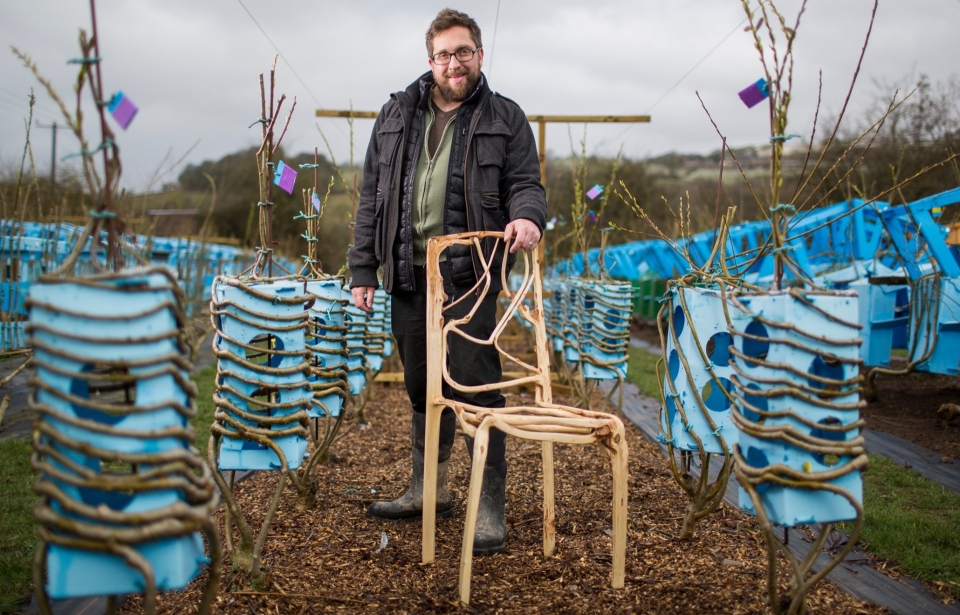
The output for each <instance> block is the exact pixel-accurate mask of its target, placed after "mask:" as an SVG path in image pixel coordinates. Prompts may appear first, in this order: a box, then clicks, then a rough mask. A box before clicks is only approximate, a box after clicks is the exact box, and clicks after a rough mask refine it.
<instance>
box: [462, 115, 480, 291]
mask: <svg viewBox="0 0 960 615" xmlns="http://www.w3.org/2000/svg"><path fill="white" fill-rule="evenodd" d="M481 103H482V101H481ZM477 107H478V108H477V117H475V118H474V119H473V121H472V122H471V123H470V133H469V134H468V135H467V146H466V147H465V148H464V150H463V207H464V209H465V210H466V212H467V232H468V233H469V232H471V231H473V228H472V225H471V224H470V222H471V221H470V199H469V197H468V196H467V192H468V189H467V188H468V186H469V185H470V183H469V182H468V181H467V159H468V158H469V157H470V142H471V141H472V140H473V134H474V133H475V132H476V130H477V124H479V123H480V116H481V115H483V109H482V108H480V103H478V105H477ZM470 264H471V265H473V275H474V277H476V278H477V279H478V280H479V279H480V270H479V269H477V257H476V255H475V254H474V253H473V251H472V250H471V251H470ZM474 294H475V295H476V296H478V297H479V296H480V289H479V288H477V290H476V292H475V293H474Z"/></svg>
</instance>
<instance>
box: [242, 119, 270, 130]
mask: <svg viewBox="0 0 960 615" xmlns="http://www.w3.org/2000/svg"><path fill="white" fill-rule="evenodd" d="M269 121H270V120H268V119H267V118H265V117H262V118H260V119H259V120H256V121H255V122H254V123H252V124H250V125H249V126H247V128H253V127H254V126H256V125H257V124H266V123H267V122H269Z"/></svg>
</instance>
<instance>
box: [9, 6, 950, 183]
mask: <svg viewBox="0 0 960 615" xmlns="http://www.w3.org/2000/svg"><path fill="white" fill-rule="evenodd" d="M241 1H242V4H241ZM752 2H755V0H752ZM448 4H449V2H447V1H446V0H443V1H434V0H404V1H403V2H397V1H394V0H352V1H342V0H341V1H340V2H329V1H320V0H286V1H285V2H277V1H268V0H99V2H98V18H99V28H100V35H101V47H100V50H101V55H102V57H103V70H104V88H105V89H106V90H107V91H109V92H114V91H117V90H122V91H124V92H125V93H126V94H128V95H129V96H130V98H131V99H132V100H133V101H135V102H136V104H137V105H138V106H139V107H140V113H139V115H138V116H137V117H136V119H135V120H134V121H133V123H132V125H131V126H130V128H129V130H128V131H126V132H123V131H119V130H118V132H119V133H120V134H119V138H118V140H119V142H120V145H121V147H122V155H123V160H124V166H125V174H124V180H123V183H124V185H125V186H127V187H129V188H133V189H143V188H144V187H145V186H146V184H147V183H148V181H149V178H150V177H151V176H152V175H153V174H154V172H155V171H156V169H157V168H158V165H160V163H161V161H162V160H163V159H164V157H165V156H166V155H167V153H168V152H169V151H171V150H172V157H173V159H177V158H180V157H181V156H182V155H183V154H184V153H185V152H187V150H188V149H189V148H190V147H191V146H193V145H194V144H195V143H196V142H197V141H199V144H198V145H197V146H196V147H195V149H193V151H192V152H191V153H190V154H189V155H188V156H187V158H186V162H199V161H201V160H205V159H211V158H218V157H220V156H222V155H223V154H226V153H229V152H232V151H235V150H237V149H239V148H242V147H247V146H250V145H252V144H254V143H255V142H256V141H257V134H258V131H257V130H256V129H248V128H247V126H248V125H249V124H250V123H251V122H252V121H254V120H255V119H256V118H257V117H258V115H259V90H258V86H257V75H258V74H259V73H260V72H263V71H266V70H269V66H270V62H271V61H272V58H273V54H274V49H273V46H272V45H271V43H270V42H269V41H268V40H267V38H266V37H265V36H264V34H263V33H262V32H261V31H260V29H259V28H258V26H257V23H259V25H260V26H261V27H262V28H263V30H264V31H265V32H266V34H267V35H268V36H269V37H270V38H271V39H272V40H273V42H274V43H275V44H276V46H277V47H278V48H279V50H280V51H281V52H282V54H283V57H284V58H285V59H286V61H287V62H288V63H289V64H286V63H284V60H281V61H280V64H279V70H278V73H279V74H278V85H279V91H281V92H285V93H287V95H288V96H289V97H292V96H296V97H297V110H296V112H295V114H294V118H293V121H292V124H291V128H290V132H289V134H288V136H287V139H286V141H285V143H286V147H287V148H288V151H305V150H312V149H313V148H314V147H315V146H319V147H320V148H321V152H322V151H324V145H323V142H322V140H321V138H320V134H319V132H318V130H317V126H318V124H319V126H320V128H322V130H323V131H324V132H325V133H326V134H327V135H328V137H329V139H330V141H331V145H332V147H333V149H334V153H335V155H337V157H338V158H340V159H343V158H345V157H346V156H347V155H348V154H347V153H348V144H349V138H348V134H349V133H348V130H347V126H346V122H345V121H342V120H330V119H322V120H317V118H315V117H314V110H315V109H316V108H318V107H323V108H328V109H346V108H349V106H350V105H351V103H352V104H353V107H354V108H355V109H362V110H368V109H370V110H373V109H379V107H380V106H381V105H382V104H383V103H384V102H385V101H386V99H387V96H388V94H389V93H390V92H392V91H395V90H398V89H401V88H403V87H405V86H406V85H407V84H408V83H410V82H411V81H413V79H414V78H416V76H417V75H419V74H420V73H421V72H422V71H424V70H426V69H427V63H426V57H425V56H426V50H425V47H424V41H423V34H424V32H425V30H426V28H427V26H428V24H429V22H430V20H431V19H432V17H433V16H434V15H435V14H436V12H437V11H438V10H439V9H441V8H443V7H444V6H447V5H448ZM780 4H781V5H782V6H783V8H784V10H785V12H787V13H788V14H790V15H792V14H793V12H794V11H795V10H796V8H797V7H798V6H799V1H798V0H781V2H780ZM872 5H873V3H872V0H839V1H838V0H809V3H808V8H807V12H806V14H805V15H804V18H803V22H802V23H801V27H800V30H799V34H798V39H797V47H796V67H795V80H794V81H795V85H794V96H795V102H794V106H793V107H792V113H791V119H790V128H789V131H790V132H797V133H809V130H810V127H811V124H812V120H813V111H814V105H815V102H816V93H817V79H818V71H819V70H822V71H823V111H822V112H821V117H822V116H823V115H830V114H831V113H835V112H836V111H837V110H838V109H839V107H840V105H841V103H842V101H843V97H844V95H845V93H846V88H847V86H848V84H849V80H850V77H851V75H852V72H853V69H854V67H855V65H856V60H857V56H858V54H859V50H860V47H861V45H862V42H863V38H864V34H865V33H866V29H867V24H868V22H869V17H870V11H871V8H872ZM244 6H245V7H246V9H248V10H249V12H250V13H251V14H252V15H253V19H251V16H250V15H248V13H247V12H246V10H245V8H244ZM453 6H454V7H455V8H458V9H459V10H463V11H466V12H467V13H469V14H470V15H472V16H473V17H474V18H475V19H476V20H477V21H478V22H479V24H480V26H481V28H482V29H483V43H484V47H485V49H486V54H487V55H486V60H485V63H484V72H485V73H487V75H488V77H489V81H490V84H491V86H492V87H493V89H495V90H497V91H499V92H501V93H503V94H504V95H505V96H508V97H510V98H512V99H514V100H516V101H517V102H518V103H519V104H520V105H521V106H522V107H523V108H524V110H525V111H527V112H528V113H530V114H541V113H542V114H594V115H596V114H604V115H605V114H644V113H649V114H651V115H652V116H653V121H652V123H650V124H644V125H636V126H633V127H629V126H600V125H591V126H590V127H589V128H588V129H587V147H588V150H589V151H590V152H591V153H601V154H610V153H614V152H615V151H616V150H617V148H619V147H620V146H621V144H622V145H623V149H624V152H625V154H626V155H627V156H629V157H632V158H642V157H645V156H650V155H657V154H660V153H664V152H669V151H681V152H709V151H711V150H715V149H717V147H718V145H719V139H718V137H717V136H716V134H715V133H714V131H713V128H712V127H711V126H710V123H709V121H708V120H707V118H706V116H705V114H704V112H703V111H702V109H701V108H700V103H699V102H698V101H697V98H696V96H695V91H699V92H700V94H701V96H702V97H703V99H704V101H705V102H706V104H707V105H708V107H709V109H710V111H711V112H712V114H713V116H714V118H715V119H716V120H717V122H718V124H719V125H720V127H721V130H723V132H724V133H725V134H726V135H727V137H728V141H729V142H730V143H731V144H732V145H734V146H739V145H746V144H755V143H761V142H763V141H764V139H765V135H766V134H767V126H766V124H765V117H766V114H765V113H764V111H763V107H755V108H754V109H752V110H748V109H746V107H744V105H743V104H742V103H741V102H740V100H739V99H738V98H737V92H738V91H739V90H740V89H742V88H743V87H745V86H746V85H748V84H750V83H751V82H753V81H755V80H756V79H758V78H759V77H760V76H762V72H761V69H760V65H759V62H758V60H757V56H756V51H755V50H754V49H753V47H752V44H751V38H750V35H749V34H748V33H746V32H743V31H742V27H743V24H742V23H741V22H742V21H743V20H744V13H743V10H742V8H741V6H740V2H739V1H738V0H722V1H721V0H669V1H668V0H592V1H590V2H585V1H573V0H551V1H548V0H526V1H524V0H501V1H500V3H499V17H497V11H498V2H497V0H483V1H480V0H464V1H461V2H459V3H456V4H454V5H453ZM254 19H255V20H256V22H257V23H255V21H254ZM958 24H960V0H881V1H880V8H879V10H878V12H877V20H876V24H875V26H874V31H873V36H872V39H871V41H870V46H869V48H868V51H867V54H866V57H865V60H864V64H863V69H862V72H861V76H860V81H859V82H858V85H857V89H856V91H855V95H854V100H853V106H854V109H855V110H861V109H863V108H864V107H866V106H867V105H868V104H869V102H870V101H871V100H873V99H875V98H876V96H877V95H878V93H879V92H881V91H883V88H884V87H886V86H895V85H896V84H898V83H904V82H909V81H911V80H912V81H915V80H916V78H917V77H918V76H919V75H920V74H926V75H928V76H929V77H930V79H931V80H932V81H934V82H937V81H941V82H942V81H947V80H949V79H952V78H957V72H958V69H957V68H956V66H957V65H956V58H958V57H960V37H958V36H957V35H956V26H957V25H958ZM495 25H496V27H495ZM81 27H83V28H89V12H88V3H87V2H85V1H83V0H29V1H28V2H19V3H14V2H12V0H4V1H3V2H2V3H0V40H2V41H3V42H4V43H6V44H7V45H13V46H16V47H18V48H19V49H21V50H22V51H25V52H27V53H29V54H30V55H31V56H32V57H33V58H34V59H35V60H36V61H37V63H38V64H39V66H40V69H41V71H42V72H43V73H44V74H45V75H47V76H48V77H50V78H51V80H52V81H53V83H54V84H55V86H56V87H57V88H58V89H59V91H60V92H61V93H62V94H65V95H69V94H70V90H71V87H72V83H73V79H74V76H75V73H76V65H67V64H66V60H67V59H69V58H72V57H75V56H77V55H78V52H77V43H76V40H77V32H78V29H79V28H81ZM494 33H495V35H494ZM715 47H716V49H715V50H714V51H712V53H711V50H712V49H714V48H715ZM705 57H706V59H704V58H705ZM701 60H703V61H702V63H701V64H700V65H699V66H697V67H696V68H695V69H694V70H693V71H692V72H690V74H689V75H688V76H687V77H686V78H685V79H684V80H683V81H682V82H681V83H680V84H679V85H677V86H676V87H675V89H673V90H672V91H671V92H669V94H667V95H666V96H664V94H665V93H667V91H668V90H669V89H670V88H671V87H672V86H674V85H675V84H676V83H677V81H678V80H680V79H681V77H683V76H684V74H685V73H687V72H688V71H690V70H691V69H693V68H694V66H695V65H696V64H697V63H698V62H700V61H701ZM291 65H292V69H293V70H295V71H296V73H297V74H299V76H300V77H301V78H302V80H303V84H301V83H300V80H298V79H297V78H296V77H295V75H294V74H293V72H292V70H291ZM304 84H305V85H304ZM878 84H881V85H878ZM31 87H34V88H36V91H37V94H38V104H37V109H36V117H37V119H38V120H39V121H41V122H43V123H45V124H46V123H49V122H51V121H53V120H56V119H58V116H57V112H56V106H55V105H54V104H53V103H52V101H51V100H50V99H49V98H48V97H47V96H46V94H45V93H44V92H43V91H42V88H40V87H38V85H37V84H36V82H35V80H34V79H33V77H32V76H31V75H30V73H29V72H28V71H27V70H26V69H24V68H23V67H22V65H21V64H20V63H19V62H18V60H17V59H16V58H15V57H14V56H13V54H12V53H10V52H9V50H8V49H3V50H2V52H0V163H2V165H3V166H5V167H6V168H10V166H11V165H13V164H14V163H15V161H16V160H18V159H19V155H20V152H21V150H22V148H23V143H24V130H25V128H24V118H25V116H26V109H27V105H26V99H27V94H28V93H29V91H30V88H31ZM658 101H659V102H658ZM87 111H88V114H89V113H90V111H91V109H90V107H89V106H88V107H87ZM371 126H372V123H371V122H370V121H358V122H357V125H356V128H357V138H356V144H357V156H358V158H360V157H362V154H363V150H364V148H365V146H366V142H367V139H368V138H369V131H370V128H371ZM91 128H92V127H91ZM572 130H573V133H574V135H575V137H576V138H579V136H580V135H581V134H582V130H583V127H582V125H578V126H573V127H572ZM547 146H548V149H549V150H550V151H551V152H552V153H553V154H557V155H565V154H567V153H569V151H570V148H569V138H568V132H567V126H566V125H554V126H551V127H550V128H549V129H548V132H547ZM50 147H51V146H50V131H49V130H42V129H37V128H34V132H33V149H34V154H35V156H36V159H37V162H38V166H39V167H40V169H41V171H42V172H46V170H47V169H49V164H50V163H49V160H50V154H51V152H50ZM77 149H78V148H77V145H76V143H75V142H74V140H73V139H72V138H71V137H69V136H66V135H65V134H64V133H62V132H61V135H60V140H59V143H58V156H62V155H64V154H68V153H71V152H73V151H76V150H77ZM177 172H179V169H173V170H172V172H171V174H170V175H169V176H167V177H166V178H164V179H165V180H167V181H169V180H171V179H173V178H175V175H176V173H177Z"/></svg>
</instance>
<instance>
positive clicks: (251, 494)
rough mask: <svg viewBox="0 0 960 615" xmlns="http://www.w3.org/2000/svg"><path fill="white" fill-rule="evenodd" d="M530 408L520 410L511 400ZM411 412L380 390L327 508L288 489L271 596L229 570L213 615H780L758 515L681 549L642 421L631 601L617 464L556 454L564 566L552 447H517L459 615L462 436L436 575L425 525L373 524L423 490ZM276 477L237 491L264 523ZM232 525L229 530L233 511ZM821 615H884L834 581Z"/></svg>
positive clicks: (392, 393)
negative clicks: (550, 522) (302, 506)
mask: <svg viewBox="0 0 960 615" xmlns="http://www.w3.org/2000/svg"><path fill="white" fill-rule="evenodd" d="M516 401H518V399H517V397H512V398H508V403H511V402H516ZM531 401H532V400H531ZM558 401H561V402H563V401H569V400H558ZM598 403H599V402H598ZM408 407H409V405H408V402H407V401H406V396H405V393H404V390H403V388H402V384H378V385H377V388H376V390H375V391H374V395H373V398H372V400H371V401H370V403H369V404H368V405H367V407H366V409H365V411H364V414H365V416H366V419H367V421H368V423H367V424H366V425H361V424H358V423H357V422H356V421H351V422H350V423H348V424H347V425H346V427H345V429H344V431H343V433H342V436H341V437H340V438H339V439H338V440H337V441H336V442H335V444H334V445H333V446H332V448H331V450H332V453H333V456H332V458H331V461H330V463H328V464H326V465H322V466H321V467H320V468H319V479H320V485H321V486H320V495H319V497H318V506H317V507H316V509H315V510H312V511H307V512H297V511H296V510H295V507H294V503H295V498H294V495H295V494H294V491H293V489H292V488H291V489H288V490H287V492H286V494H285V497H284V500H283V502H282V504H281V506H280V509H279V511H278V513H277V516H276V518H275V520H274V522H273V526H272V527H271V530H270V534H269V538H268V540H267V543H266V547H265V549H264V564H265V565H266V567H267V568H268V569H269V571H270V574H269V580H268V582H267V583H268V586H267V587H266V588H263V589H261V590H260V592H261V593H250V592H252V591H253V590H251V588H250V587H248V586H246V584H245V582H244V581H243V580H242V579H241V578H240V577H238V576H236V575H234V574H232V573H231V572H230V567H229V560H228V563H227V565H226V567H225V574H224V578H223V580H222V581H221V584H220V591H219V595H218V599H217V603H216V607H215V609H214V612H216V613H229V614H240V613H254V614H257V615H260V614H266V613H294V614H303V613H319V612H326V611H345V612H352V611H361V610H368V609H377V610H381V611H386V612H397V613H414V612H417V613H420V612H459V611H464V612H503V613H518V612H524V613H527V612H529V613H533V612H556V613H585V612H590V613H626V612H642V613H684V614H687V613H744V614H746V613H765V612H769V611H768V609H767V607H766V596H767V591H766V572H765V570H766V569H765V558H766V552H765V548H764V547H763V545H762V542H761V540H760V538H759V535H758V534H757V532H756V531H755V529H754V524H753V520H752V518H751V517H748V516H747V515H744V514H743V513H741V512H739V511H737V510H736V509H733V508H730V507H727V506H726V505H723V507H722V508H721V510H719V511H718V512H717V513H715V514H713V515H712V516H710V517H709V518H708V519H706V520H704V521H702V522H701V523H700V526H699V529H698V532H697V534H696V536H695V538H694V539H693V540H690V541H686V542H680V541H678V540H676V538H675V536H676V534H677V533H678V531H679V530H680V525H681V520H682V513H683V510H684V508H685V506H686V500H685V498H684V497H683V496H682V495H681V492H680V489H679V488H678V487H677V485H676V484H675V483H674V481H673V479H672V477H671V476H670V473H669V470H668V468H667V466H666V464H665V460H664V459H663V458H662V457H661V455H660V452H659V451H658V449H657V448H656V446H654V445H653V444H651V443H649V442H647V441H646V440H644V439H643V437H642V436H641V434H640V431H639V430H638V429H637V428H635V427H634V426H633V425H632V424H630V423H629V422H628V421H625V423H627V439H628V442H629V446H630V483H629V484H630V505H629V520H628V539H627V568H626V586H625V587H624V589H621V590H613V589H611V588H610V574H611V553H610V550H611V544H612V540H611V538H610V537H609V536H608V531H609V530H610V527H611V503H610V500H611V478H610V471H609V468H608V466H607V462H606V456H605V455H604V454H603V453H602V452H601V451H600V450H599V449H597V448H595V447H588V446H569V445H557V446H556V449H555V450H556V453H555V457H556V485H557V553H556V555H555V556H554V557H550V558H545V557H544V556H543V552H542V542H541V525H542V524H541V515H542V509H541V496H542V491H541V474H540V472H541V466H540V445H539V444H538V443H536V442H530V441H523V440H518V439H516V438H508V440H507V442H508V447H507V460H508V463H509V464H510V467H509V473H508V477H507V510H506V514H507V523H508V526H509V528H510V535H509V539H508V545H507V548H506V549H505V550H504V551H503V552H501V553H499V554H496V555H492V556H486V557H476V558H475V559H474V569H473V593H472V602H471V605H470V606H469V607H465V606H461V605H459V604H458V602H457V595H458V594H457V575H458V571H459V563H460V540H461V533H462V529H463V507H464V502H465V500H466V492H467V480H468V476H469V463H468V457H467V453H466V450H465V448H464V446H463V444H462V439H458V443H457V446H456V448H455V450H454V456H453V459H452V463H451V481H450V482H451V489H452V492H453V494H454V501H455V509H454V516H453V517H452V518H450V519H438V530H437V559H436V562H435V563H434V564H432V565H427V566H423V565H421V564H420V524H419V522H385V521H379V520H376V519H372V518H370V517H367V516H366V514H365V509H366V506H367V504H368V503H369V502H370V501H372V499H376V498H381V497H384V498H393V497H395V496H397V495H399V494H400V493H401V492H402V491H403V490H404V488H405V487H406V485H407V484H408V481H409V474H410V435H409V434H410V418H409V410H408ZM276 480H277V476H276V475H275V474H271V473H266V472H261V473H259V474H256V475H255V476H254V477H252V478H251V479H249V480H247V481H245V482H243V483H241V484H240V485H239V486H238V488H237V494H238V500H239V502H240V505H241V506H242V507H243V508H244V509H245V510H246V511H254V512H253V514H252V515H251V516H252V517H253V521H254V522H257V523H259V520H260V519H262V515H263V512H264V509H265V507H266V503H267V501H268V499H269V497H270V494H272V492H273V490H274V488H275V486H276V482H275V481H276ZM218 519H219V521H220V523H221V524H222V522H223V515H222V507H221V510H220V512H219V513H218ZM384 535H386V540H387V542H386V546H383V547H382V545H383V536H384ZM381 547H382V548H381ZM205 581H206V575H203V576H202V577H201V579H200V580H199V582H196V583H194V584H193V585H191V586H190V587H189V588H188V589H187V590H185V591H184V592H175V593H168V594H165V595H164V596H162V598H161V603H160V609H159V612H161V613H177V614H180V613H190V612H195V611H196V605H197V603H198V601H199V591H200V588H201V587H202V585H201V584H200V583H204V582H205ZM239 592H245V593H239ZM808 604H809V606H810V611H811V612H814V613H831V614H834V613H840V614H845V613H850V614H853V613H881V612H884V611H883V609H880V608H879V607H876V606H872V605H866V604H863V603H860V602H858V601H857V600H855V599H853V598H851V597H850V596H848V595H846V594H844V593H843V592H842V591H840V590H839V589H838V588H836V587H835V586H834V585H832V584H830V583H821V584H820V585H819V586H818V587H817V588H816V590H815V591H813V592H812V593H811V595H810V596H809V601H808ZM141 610H142V600H141V598H140V596H134V597H131V598H130V600H128V602H127V605H126V607H125V608H124V612H125V613H139V612H141Z"/></svg>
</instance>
